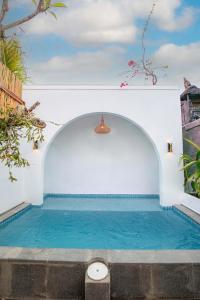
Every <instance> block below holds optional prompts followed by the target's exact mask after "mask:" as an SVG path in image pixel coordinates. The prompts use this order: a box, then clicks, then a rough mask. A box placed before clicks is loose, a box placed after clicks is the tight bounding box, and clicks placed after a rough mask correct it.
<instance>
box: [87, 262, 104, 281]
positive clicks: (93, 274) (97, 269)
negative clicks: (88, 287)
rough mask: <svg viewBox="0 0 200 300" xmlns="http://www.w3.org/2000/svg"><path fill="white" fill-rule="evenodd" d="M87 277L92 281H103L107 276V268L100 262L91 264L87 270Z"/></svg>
mask: <svg viewBox="0 0 200 300" xmlns="http://www.w3.org/2000/svg"><path fill="white" fill-rule="evenodd" d="M87 275H88V277H89V278H90V279H92V280H103V279H104V278H106V276H107V275H108V267H107V266H106V265H105V264H104V263H102V262H93V263H91V265H89V267H88V269H87Z"/></svg>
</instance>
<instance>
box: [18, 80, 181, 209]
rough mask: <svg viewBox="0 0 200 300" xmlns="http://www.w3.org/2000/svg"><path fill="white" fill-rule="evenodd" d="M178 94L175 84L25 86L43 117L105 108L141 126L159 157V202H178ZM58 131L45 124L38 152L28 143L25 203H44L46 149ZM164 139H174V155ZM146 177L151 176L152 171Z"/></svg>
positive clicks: (65, 117)
mask: <svg viewBox="0 0 200 300" xmlns="http://www.w3.org/2000/svg"><path fill="white" fill-rule="evenodd" d="M179 95H180V90H179V89H177V88H175V87H129V88H127V89H120V88H118V87H109V86H106V87H104V86H96V87H95V86H92V87H91V86H90V87H86V86H84V87H81V86H74V87H70V86H35V87H34V86H30V87H26V88H25V89H24V99H25V100H26V101H27V104H32V103H33V102H34V101H36V100H39V101H40V102H41V106H40V108H39V109H38V113H39V115H40V116H41V118H43V119H44V120H51V121H54V122H57V123H60V124H67V123H68V122H70V121H72V120H73V119H74V118H77V117H80V116H82V115H85V114H88V113H94V112H108V113H113V114H116V115H120V116H122V117H125V118H128V119H129V120H131V121H133V122H134V123H135V124H137V125H138V126H139V127H141V128H142V129H143V130H144V131H145V132H146V134H147V135H148V136H149V138H150V139H151V140H152V143H153V144H154V145H155V147H156V149H157V153H158V157H159V160H160V198H161V204H162V205H170V204H172V203H178V202H179V201H180V192H182V191H183V174H182V173H181V172H180V166H179V165H178V161H179V157H180V155H181V153H182V130H181V111H180V101H179ZM60 127H62V126H60ZM59 130H60V128H59V126H54V125H52V124H49V125H48V126H47V129H46V131H45V136H46V140H45V143H44V144H43V145H42V146H41V148H40V154H39V155H37V156H36V155H34V153H33V152H32V150H31V147H30V151H29V158H30V161H31V162H33V164H32V166H31V168H30V169H29V170H28V171H27V174H26V176H25V177H26V191H27V193H26V200H27V201H31V202H32V203H35V204H40V203H42V201H43V193H42V192H43V191H44V185H43V177H44V176H43V175H44V174H43V163H44V159H45V153H46V150H47V148H48V147H49V145H50V144H51V141H52V138H53V137H54V136H55V134H57V133H58V131H59ZM167 141H171V142H172V143H173V149H174V152H173V154H168V153H167ZM146 171H147V172H151V171H149V170H146ZM151 175H152V176H155V174H154V173H153V172H152V173H151Z"/></svg>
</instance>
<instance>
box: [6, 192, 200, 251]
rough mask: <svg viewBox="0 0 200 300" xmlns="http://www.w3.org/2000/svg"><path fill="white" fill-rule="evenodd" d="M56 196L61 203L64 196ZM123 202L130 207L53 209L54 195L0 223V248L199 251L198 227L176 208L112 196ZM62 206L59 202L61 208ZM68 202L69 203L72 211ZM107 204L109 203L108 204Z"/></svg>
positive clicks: (77, 199) (55, 200)
mask: <svg viewBox="0 0 200 300" xmlns="http://www.w3.org/2000/svg"><path fill="white" fill-rule="evenodd" d="M61 198H62V202H63V201H64V200H63V198H64V197H61ZM88 199H90V201H91V199H92V198H91V197H89V198H85V201H86V202H87V201H88ZM103 199H104V200H105V198H103ZM112 199H113V198H112ZM68 200H69V199H68ZM70 201H71V200H70ZM90 201H89V202H90ZM93 201H94V202H96V203H98V201H101V200H99V199H98V198H95V199H93ZM107 201H108V202H109V199H107ZM123 201H125V202H124V203H126V201H127V203H128V204H127V205H128V207H129V209H130V211H127V210H124V211H118V210H117V209H116V210H115V211H114V210H113V211H112V210H110V211H105V210H104V211H96V210H82V211H80V210H75V209H74V210H64V209H63V208H62V209H60V210H59V209H55V207H56V203H57V205H58V207H60V205H61V204H60V203H59V198H58V197H55V198H54V204H53V200H52V199H51V201H50V202H48V200H47V202H44V206H43V207H34V206H32V207H30V208H29V209H28V210H27V211H25V212H24V213H23V214H21V215H19V216H16V217H14V218H13V220H12V221H9V222H5V224H1V225H0V246H20V247H30V248H35V247H38V248H78V249H200V225H198V224H197V223H195V222H193V221H192V220H191V219H189V218H188V217H186V216H184V215H183V214H181V213H179V212H178V211H177V210H176V209H167V210H166V209H162V208H161V207H160V206H159V203H158V199H155V198H147V199H144V198H130V197H128V198H121V202H122V203H121V202H120V201H119V198H118V202H120V203H121V204H120V205H122V204H123ZM130 201H132V202H131V205H130ZM139 201H140V202H139ZM155 201H157V202H155ZM75 202H76V204H75V207H78V202H79V208H80V207H81V206H82V205H83V203H84V200H83V199H82V198H81V199H80V198H78V197H76V201H75ZM70 203H71V202H70ZM134 203H135V206H134ZM156 203H157V204H156ZM139 204H140V205H139ZM63 205H64V204H63V203H62V205H61V207H63ZM67 205H68V204H67V203H65V208H66V207H67ZM71 205H72V204H70V205H69V207H70V208H71V209H72V206H71ZM112 205H113V203H112V201H111V205H110V207H112ZM118 205H119V203H118ZM108 206H109V205H108ZM93 207H94V205H93ZM125 207H126V205H125ZM131 207H132V210H131ZM145 207H147V208H146V210H145ZM150 208H151V209H150Z"/></svg>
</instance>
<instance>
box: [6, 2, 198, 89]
mask: <svg viewBox="0 0 200 300" xmlns="http://www.w3.org/2000/svg"><path fill="white" fill-rule="evenodd" d="M59 1H60V0H59ZM0 2H2V0H0ZM9 2H10V5H9V7H10V11H9V13H8V15H7V17H6V19H5V21H4V22H5V23H8V22H10V21H13V20H15V19H17V18H19V17H22V16H25V15H27V14H29V13H30V12H31V11H33V10H34V4H33V2H32V0H10V1H9ZM52 2H56V0H52ZM63 2H64V3H65V4H66V5H67V8H62V9H60V8H59V9H58V8H55V9H54V10H53V11H54V12H55V13H56V15H57V19H55V18H54V17H53V16H52V15H50V14H41V15H39V16H37V17H36V18H34V19H33V20H31V21H30V22H29V23H26V24H25V25H23V26H22V27H21V28H20V29H18V30H15V32H16V33H17V35H18V37H19V39H20V40H21V43H22V47H23V51H24V52H25V54H24V61H25V65H26V68H27V73H28V76H29V83H30V84H66V85H77V84H78V85H85V84H87V85H90V84H103V85H119V84H120V83H121V82H122V81H124V80H127V81H128V83H129V85H143V84H145V85H146V84H151V82H150V81H147V80H145V78H144V76H136V77H135V78H132V79H131V78H126V71H127V70H128V68H129V67H128V61H130V60H134V61H138V62H140V61H141V54H142V50H141V34H142V30H143V28H144V24H145V20H146V19H147V16H148V14H149V12H150V10H151V8H152V3H153V0H63ZM145 44H146V49H147V58H148V59H150V61H152V62H153V66H155V68H157V67H158V70H159V67H160V66H166V65H167V66H168V68H167V69H165V70H163V69H161V70H160V71H158V85H159V84H160V85H178V86H180V87H181V86H183V77H186V78H188V79H189V80H190V81H191V82H192V83H193V84H196V85H198V86H200V0H157V4H156V7H155V10H154V13H153V15H152V18H151V21H150V24H149V27H148V31H147V33H146V38H145Z"/></svg>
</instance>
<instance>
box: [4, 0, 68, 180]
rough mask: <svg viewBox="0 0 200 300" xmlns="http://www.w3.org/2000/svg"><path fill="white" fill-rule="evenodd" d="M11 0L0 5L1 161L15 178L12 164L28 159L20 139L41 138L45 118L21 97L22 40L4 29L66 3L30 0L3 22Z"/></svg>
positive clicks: (23, 77)
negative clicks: (26, 10) (27, 7)
mask: <svg viewBox="0 0 200 300" xmlns="http://www.w3.org/2000/svg"><path fill="white" fill-rule="evenodd" d="M10 2H11V1H10V0H2V1H1V5H0V71H1V73H0V162H2V163H3V164H4V165H5V166H6V167H8V169H9V179H10V180H11V181H16V180H17V178H16V177H15V176H14V175H13V173H12V170H13V168H15V167H26V166H29V162H28V160H27V159H26V158H24V157H23V155H22V153H21V142H22V140H23V141H25V142H33V143H34V142H38V141H40V142H42V141H43V140H44V136H43V128H44V127H45V126H46V124H45V122H43V121H41V120H40V119H38V118H37V117H36V116H35V114H34V113H33V110H34V109H35V108H36V107H37V106H38V105H39V102H36V103H35V104H34V105H33V106H32V107H31V108H29V109H27V108H26V106H25V103H24V101H23V100H22V99H21V93H22V83H24V82H26V80H27V75H26V70H25V67H24V63H23V54H24V53H23V51H22V49H21V44H20V42H19V40H18V39H17V38H16V35H15V34H14V35H13V36H12V37H9V38H8V37H7V36H6V32H7V31H8V30H10V29H14V28H17V27H19V26H21V25H24V24H26V23H27V22H29V21H30V20H32V19H33V18H34V17H36V16H37V15H39V14H42V13H48V12H49V13H50V14H51V15H53V16H54V17H56V14H55V13H54V11H52V9H54V8H63V7H66V5H65V4H64V3H62V2H54V1H53V0H32V2H33V3H34V5H35V8H34V10H33V12H31V13H30V14H28V15H26V16H25V17H22V18H18V19H16V20H15V21H13V22H10V23H6V18H5V17H6V15H7V14H8V13H9V11H10V6H9V4H10Z"/></svg>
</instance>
